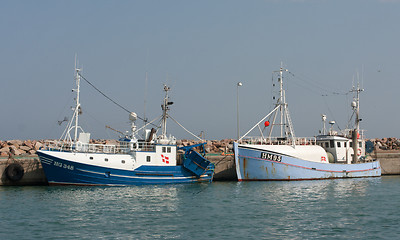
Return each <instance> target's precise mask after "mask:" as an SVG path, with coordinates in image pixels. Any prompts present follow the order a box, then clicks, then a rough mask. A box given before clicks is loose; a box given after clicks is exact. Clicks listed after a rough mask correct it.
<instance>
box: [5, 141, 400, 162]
mask: <svg viewBox="0 0 400 240" xmlns="http://www.w3.org/2000/svg"><path fill="white" fill-rule="evenodd" d="M48 141H52V140H6V141H0V156H1V157H7V156H10V155H13V156H27V155H34V154H36V151H37V150H39V149H40V148H41V147H43V146H44V145H45V143H46V142H48ZM233 141H234V139H222V140H207V141H206V142H207V144H206V145H205V149H204V150H205V152H206V153H221V154H222V153H232V148H233ZM369 141H371V142H372V143H373V144H374V146H375V150H400V139H398V138H394V137H390V138H374V139H369ZM90 143H93V144H111V145H115V144H117V141H116V140H106V139H97V140H95V139H92V140H90ZM198 143H200V141H195V140H187V139H182V140H177V145H178V146H179V147H184V146H189V145H193V144H198ZM197 150H200V149H197Z"/></svg>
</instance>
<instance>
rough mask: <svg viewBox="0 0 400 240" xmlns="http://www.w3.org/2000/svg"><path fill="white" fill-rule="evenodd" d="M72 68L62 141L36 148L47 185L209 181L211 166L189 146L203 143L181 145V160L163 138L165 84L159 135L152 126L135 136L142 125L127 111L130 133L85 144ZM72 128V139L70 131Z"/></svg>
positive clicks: (169, 141)
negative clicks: (72, 95) (71, 97)
mask: <svg viewBox="0 0 400 240" xmlns="http://www.w3.org/2000/svg"><path fill="white" fill-rule="evenodd" d="M75 69H76V71H75V78H76V83H77V88H76V89H74V91H75V92H76V94H77V95H76V106H75V108H74V114H73V117H72V118H71V121H70V122H69V123H68V124H67V128H66V130H65V131H64V134H63V137H62V140H61V139H60V141H55V142H52V143H49V144H48V145H46V147H45V148H43V149H41V150H39V151H38V155H39V158H40V161H41V163H42V166H43V170H44V172H45V175H46V178H47V180H48V182H49V184H70V185H71V184H72V185H138V184H175V183H197V182H211V181H212V179H213V175H214V164H212V163H211V162H209V161H208V160H207V159H205V158H204V157H203V156H202V155H200V154H199V153H197V152H196V151H194V150H193V148H194V147H199V146H200V147H201V146H202V145H204V144H205V143H203V144H197V145H193V146H186V147H184V148H183V150H184V152H185V153H184V154H183V155H182V156H181V159H180V158H178V157H177V155H178V150H179V148H178V147H177V145H176V139H175V138H174V137H173V136H171V135H170V136H167V131H166V128H167V118H168V117H170V116H169V115H168V110H169V107H170V105H172V102H170V101H169V97H168V91H169V90H170V88H169V87H167V86H164V91H165V97H164V101H163V104H162V105H161V107H162V110H163V114H162V116H160V117H159V118H158V120H160V119H161V121H160V122H161V126H160V127H159V128H160V129H161V134H160V135H159V136H157V135H156V133H157V130H156V129H155V128H152V129H151V130H150V129H147V130H144V131H145V137H144V139H138V137H137V135H138V131H139V130H141V129H139V130H137V128H136V125H135V121H136V119H137V115H136V114H135V113H133V112H131V113H130V115H129V120H130V122H131V134H130V135H129V136H125V137H124V138H122V139H120V140H119V142H118V144H116V145H103V144H92V143H89V140H90V133H85V132H84V131H83V130H82V128H81V127H80V126H79V125H78V116H79V114H80V112H81V105H80V102H79V93H80V79H81V77H82V76H81V75H80V70H79V69H78V68H75ZM155 120H157V119H155ZM155 120H154V121H155ZM154 121H151V122H150V123H152V122H154ZM148 124H149V123H148ZM148 124H146V125H145V126H144V127H143V128H145V127H146V126H148ZM143 128H142V129H143ZM72 131H73V132H74V138H72V136H71V135H72V134H71V133H70V132H72ZM78 133H79V135H78Z"/></svg>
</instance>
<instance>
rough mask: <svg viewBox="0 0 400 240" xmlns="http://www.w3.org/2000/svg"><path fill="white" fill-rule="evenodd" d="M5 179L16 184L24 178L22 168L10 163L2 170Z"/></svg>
mask: <svg viewBox="0 0 400 240" xmlns="http://www.w3.org/2000/svg"><path fill="white" fill-rule="evenodd" d="M4 172H5V174H6V177H7V179H9V180H10V181H12V182H17V181H19V180H21V179H22V177H23V176H24V172H25V171H24V168H23V167H22V166H21V165H20V164H18V163H11V164H10V165H8V167H7V168H6V170H4Z"/></svg>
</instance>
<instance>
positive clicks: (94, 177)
mask: <svg viewBox="0 0 400 240" xmlns="http://www.w3.org/2000/svg"><path fill="white" fill-rule="evenodd" d="M38 155H39V158H40V161H41V163H42V166H43V170H44V173H45V175H46V178H47V181H48V182H49V184H51V185H64V184H67V185H110V186H125V185H143V184H179V183H198V182H212V179H213V175H214V168H213V165H212V166H211V167H209V168H207V170H206V172H205V173H204V174H203V175H202V176H200V177H197V176H195V175H194V174H193V173H191V172H190V171H188V170H187V169H185V168H184V167H183V166H141V167H139V168H137V169H135V170H121V169H112V168H105V167H99V166H94V165H88V164H81V163H77V162H73V161H68V160H65V159H60V158H57V157H54V156H51V155H48V154H46V153H45V151H40V152H38Z"/></svg>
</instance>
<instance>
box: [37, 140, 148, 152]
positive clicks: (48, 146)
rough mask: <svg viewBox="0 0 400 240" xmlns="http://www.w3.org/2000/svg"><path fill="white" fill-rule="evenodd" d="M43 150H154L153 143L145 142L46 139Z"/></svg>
mask: <svg viewBox="0 0 400 240" xmlns="http://www.w3.org/2000/svg"><path fill="white" fill-rule="evenodd" d="M44 149H45V150H49V151H62V152H84V153H108V154H128V153H130V152H133V151H145V152H151V151H155V145H154V144H152V143H147V142H138V143H129V142H119V145H109V144H91V143H81V142H76V143H73V142H63V141H47V142H46V143H45V146H44Z"/></svg>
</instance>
